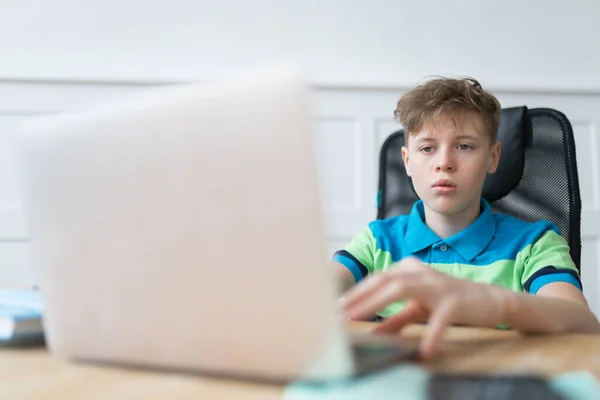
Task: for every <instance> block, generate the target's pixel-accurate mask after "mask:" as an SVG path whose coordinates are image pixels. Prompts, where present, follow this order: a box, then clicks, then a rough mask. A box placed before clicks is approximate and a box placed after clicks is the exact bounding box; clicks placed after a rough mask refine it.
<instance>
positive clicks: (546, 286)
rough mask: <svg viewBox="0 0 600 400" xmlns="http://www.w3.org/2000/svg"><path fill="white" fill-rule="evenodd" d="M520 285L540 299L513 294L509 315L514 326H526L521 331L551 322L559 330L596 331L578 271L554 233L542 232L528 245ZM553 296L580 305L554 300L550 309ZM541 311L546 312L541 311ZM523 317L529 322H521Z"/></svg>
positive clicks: (594, 319)
mask: <svg viewBox="0 0 600 400" xmlns="http://www.w3.org/2000/svg"><path fill="white" fill-rule="evenodd" d="M522 284H523V288H524V289H525V291H526V292H527V293H529V294H533V295H535V297H538V298H539V300H540V301H537V300H535V299H528V298H526V297H522V296H515V299H514V300H513V301H512V302H511V303H510V304H509V305H510V308H509V311H510V314H511V315H512V318H513V319H518V320H519V321H518V325H524V326H525V327H528V328H526V329H522V330H524V331H530V332H537V331H547V329H544V328H543V327H547V326H548V325H552V323H554V325H555V326H556V328H555V329H557V330H558V331H559V332H581V331H584V332H589V331H596V332H597V331H598V329H599V327H600V326H599V323H598V320H597V318H596V317H595V316H594V315H593V314H592V312H591V311H590V309H589V307H588V303H587V301H586V299H585V297H584V295H583V292H582V285H581V279H580V276H579V271H578V270H577V268H576V266H575V264H574V263H573V260H572V259H571V255H570V253H569V246H568V245H567V242H566V241H565V240H564V239H563V238H562V237H561V236H560V235H559V234H558V233H557V232H555V231H553V230H549V231H547V232H545V233H544V234H543V235H542V236H541V237H540V238H539V239H538V240H537V241H536V242H535V243H534V244H533V245H532V247H531V249H530V254H529V257H528V258H527V261H526V263H525V267H524V271H523V279H522ZM530 297H531V296H530ZM543 299H548V301H543ZM551 299H552V300H551ZM554 299H556V300H568V301H574V302H576V303H580V304H581V307H566V308H565V307H562V306H561V305H560V304H561V303H558V305H557V306H556V308H555V309H553V310H550V309H549V304H552V303H554V304H556V303H555V302H554ZM549 302H550V303H549ZM545 304H548V306H545ZM544 310H546V311H547V312H543V311H544ZM548 311H551V312H548ZM527 319H529V321H530V322H529V323H526V322H525V321H526V320H527Z"/></svg>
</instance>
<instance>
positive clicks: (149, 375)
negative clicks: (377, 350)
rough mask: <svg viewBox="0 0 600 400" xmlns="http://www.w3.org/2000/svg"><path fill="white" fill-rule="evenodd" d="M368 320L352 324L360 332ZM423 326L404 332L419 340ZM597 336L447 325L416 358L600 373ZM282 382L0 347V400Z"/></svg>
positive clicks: (498, 368) (187, 393) (132, 395)
mask: <svg viewBox="0 0 600 400" xmlns="http://www.w3.org/2000/svg"><path fill="white" fill-rule="evenodd" d="M372 326H373V325H372V324H353V325H352V326H351V329H352V330H357V331H363V330H369V329H371V328H372ZM422 332H423V327H422V326H410V327H408V328H407V329H406V330H405V331H404V333H403V335H404V336H406V337H409V338H412V339H414V340H418V338H419V337H420V335H421V333H422ZM599 352H600V335H598V336H592V335H564V336H537V337H534V336H529V337H522V336H520V335H518V334H516V333H514V332H503V331H494V330H484V329H473V328H452V329H450V330H449V331H448V333H447V335H446V339H445V341H444V344H443V345H442V347H441V349H440V353H439V355H438V356H437V357H436V358H435V359H434V360H432V361H430V362H428V363H425V364H423V366H424V367H426V368H428V369H430V370H432V371H452V372H479V371H485V372H523V371H524V372H527V373H536V374H542V375H547V376H551V375H554V374H557V373H561V372H567V371H577V370H589V371H591V372H592V373H593V374H594V375H595V376H596V378H598V379H600V357H598V354H599ZM282 393H283V388H282V387H280V386H276V385H265V384H258V383H249V382H237V381H232V380H225V379H215V378H207V377H203V376H181V375H174V374H161V373H158V372H148V371H139V370H126V369H120V368H113V367H98V366H91V365H80V364H73V363H68V362H65V361H62V360H60V359H57V358H54V357H51V356H50V355H49V354H48V352H47V351H46V350H45V349H17V350H12V349H1V350H0V398H1V399H72V398H77V399H79V398H81V399H90V400H91V399H121V398H126V399H144V400H150V399H161V400H162V399H170V398H177V399H241V400H247V399H280V398H281V395H282Z"/></svg>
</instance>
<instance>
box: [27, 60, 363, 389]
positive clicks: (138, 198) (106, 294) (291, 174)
mask: <svg viewBox="0 0 600 400" xmlns="http://www.w3.org/2000/svg"><path fill="white" fill-rule="evenodd" d="M310 98H311V92H310V90H309V89H308V88H307V86H306V84H305V83H304V81H303V79H302V78H301V77H300V76H299V75H298V74H296V73H294V72H288V71H287V70H283V71H281V73H277V72H276V73H274V72H272V71H270V72H268V73H265V74H263V75H260V76H253V77H248V78H245V79H243V80H241V81H236V82H230V83H226V84H219V85H185V86H178V87H169V88H161V89H156V90H155V91H149V92H145V93H144V94H142V95H141V96H139V97H137V98H134V99H128V100H125V101H120V102H117V103H114V104H111V105H107V106H101V107H97V108H95V109H92V110H89V111H87V112H84V113H78V114H72V115H61V116H58V117H55V118H52V119H44V120H40V121H37V122H36V123H34V124H32V125H30V126H27V127H25V128H24V129H23V130H22V132H21V134H20V137H19V139H20V150H21V167H22V176H21V184H22V189H23V191H22V194H23V201H24V204H25V209H26V212H27V216H28V221H29V229H30V234H31V238H32V249H33V254H34V262H35V263H36V264H37V265H38V267H39V269H40V286H41V290H42V294H43V298H44V301H45V306H46V319H45V325H46V333H47V337H48V341H49V345H50V348H51V349H52V350H53V351H54V352H55V353H57V354H59V355H61V356H64V357H67V358H71V359H79V360H88V361H99V362H106V363H120V364H130V365H140V366H146V367H158V368H169V369H177V370H190V371H207V372H211V373H217V374H229V375H242V376H252V377H261V378H267V379H291V378H297V377H305V378H318V379H329V378H336V377H344V376H348V375H351V374H352V373H353V372H354V365H353V363H352V361H351V359H352V357H351V350H350V346H349V344H348V338H347V337H346V335H345V333H344V330H343V326H342V324H341V323H340V320H339V318H338V316H337V312H336V311H337V310H336V298H337V290H336V287H335V284H334V280H333V277H332V276H331V275H330V269H329V268H327V262H326V261H327V255H326V253H325V237H324V228H323V219H322V215H321V199H320V197H319V188H318V179H317V171H316V167H315V160H314V158H313V150H314V149H313V142H312V139H313V137H312V135H313V134H312V120H313V119H312V118H313V115H312V109H311V101H310Z"/></svg>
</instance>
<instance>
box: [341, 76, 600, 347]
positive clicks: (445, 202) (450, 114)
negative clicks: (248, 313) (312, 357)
mask: <svg viewBox="0 0 600 400" xmlns="http://www.w3.org/2000/svg"><path fill="white" fill-rule="evenodd" d="M500 114H501V106H500V103H499V102H498V100H497V99H496V98H495V97H494V96H493V95H492V94H490V93H489V92H487V91H485V90H484V89H482V87H481V85H480V84H479V83H478V82H477V81H476V80H474V79H471V78H466V79H445V78H440V79H435V80H432V81H429V82H427V83H425V84H423V85H421V86H418V87H417V88H415V89H413V90H412V91H410V92H408V93H406V94H405V95H404V96H403V97H402V98H401V99H400V100H399V102H398V105H397V109H396V111H395V116H396V117H397V118H398V119H399V121H400V123H401V124H402V125H403V127H404V130H405V138H406V139H405V140H406V142H405V146H404V147H403V148H402V157H403V159H404V164H405V166H406V171H407V174H408V175H409V176H410V177H411V178H412V181H413V185H414V187H415V191H416V192H417V194H418V196H419V198H420V199H421V200H419V201H418V202H417V203H415V205H414V206H413V209H412V211H411V213H410V214H409V215H403V216H399V217H394V218H390V219H387V220H383V221H374V222H371V223H370V224H369V226H368V227H367V228H366V229H364V230H363V231H362V232H361V233H359V234H358V235H357V236H355V237H354V239H353V240H352V241H351V242H350V243H349V244H348V246H347V247H346V248H345V249H344V250H341V251H338V252H337V253H336V254H335V256H334V268H335V272H336V274H337V275H338V277H339V279H340V281H341V282H342V286H343V287H344V289H345V290H346V289H350V290H349V291H348V293H346V294H345V296H344V298H343V299H342V305H343V307H344V309H345V312H346V314H347V316H348V317H349V318H352V319H362V318H366V317H370V316H373V315H374V314H377V315H379V316H381V317H384V318H385V320H384V322H383V323H382V324H381V325H380V326H379V327H378V328H377V329H376V332H395V331H398V330H399V329H400V328H402V327H403V326H405V325H406V324H408V323H413V322H417V321H423V320H427V321H428V324H429V326H428V329H427V332H426V333H425V335H424V336H423V339H422V341H421V344H420V346H421V354H422V356H423V357H425V358H427V357H430V356H431V355H433V354H434V352H435V349H436V345H437V343H438V342H439V340H440V339H441V337H442V335H443V332H444V329H445V328H446V327H447V326H448V325H449V324H452V323H459V324H465V325H473V326H483V327H495V326H498V325H501V324H506V325H508V326H511V327H512V328H514V329H516V330H519V331H521V332H524V333H560V332H600V324H599V323H598V320H597V319H596V318H595V317H594V315H593V314H592V313H591V311H590V310H589V308H588V306H587V302H586V300H585V298H584V296H583V294H582V291H581V281H580V278H579V275H578V273H577V269H576V267H575V265H574V263H573V261H572V260H571V257H570V254H569V248H568V245H567V243H566V242H565V240H564V239H563V238H562V237H561V236H560V235H559V234H558V229H557V227H556V226H555V225H553V224H551V223H550V222H548V221H540V222H536V223H528V222H524V221H520V220H518V219H516V218H513V217H510V216H507V215H499V214H492V213H491V210H490V205H489V204H488V203H487V202H486V201H485V200H484V199H483V198H482V197H481V192H482V187H483V182H484V179H485V177H486V174H487V173H494V172H495V170H496V168H497V166H498V160H499V158H500V143H499V142H497V141H496V133H497V131H498V126H499V124H500ZM355 283H358V285H356V286H354V285H355ZM353 286H354V287H353Z"/></svg>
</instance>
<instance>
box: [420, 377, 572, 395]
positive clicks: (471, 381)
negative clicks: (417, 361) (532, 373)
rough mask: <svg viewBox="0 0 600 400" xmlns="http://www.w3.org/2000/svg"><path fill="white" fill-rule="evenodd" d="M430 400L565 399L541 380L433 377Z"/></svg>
mask: <svg viewBox="0 0 600 400" xmlns="http://www.w3.org/2000/svg"><path fill="white" fill-rule="evenodd" d="M427 399H428V400H442V399H443V400H509V399H510V400H565V399H564V398H563V397H562V396H560V395H559V394H558V393H556V392H555V391H554V390H552V388H551V387H550V386H549V385H548V384H547V382H546V381H545V380H543V379H541V378H535V377H528V376H515V377H505V376H462V375H450V374H448V375H443V374H437V375H433V376H432V378H431V379H430V381H429V387H428V397H427Z"/></svg>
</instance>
